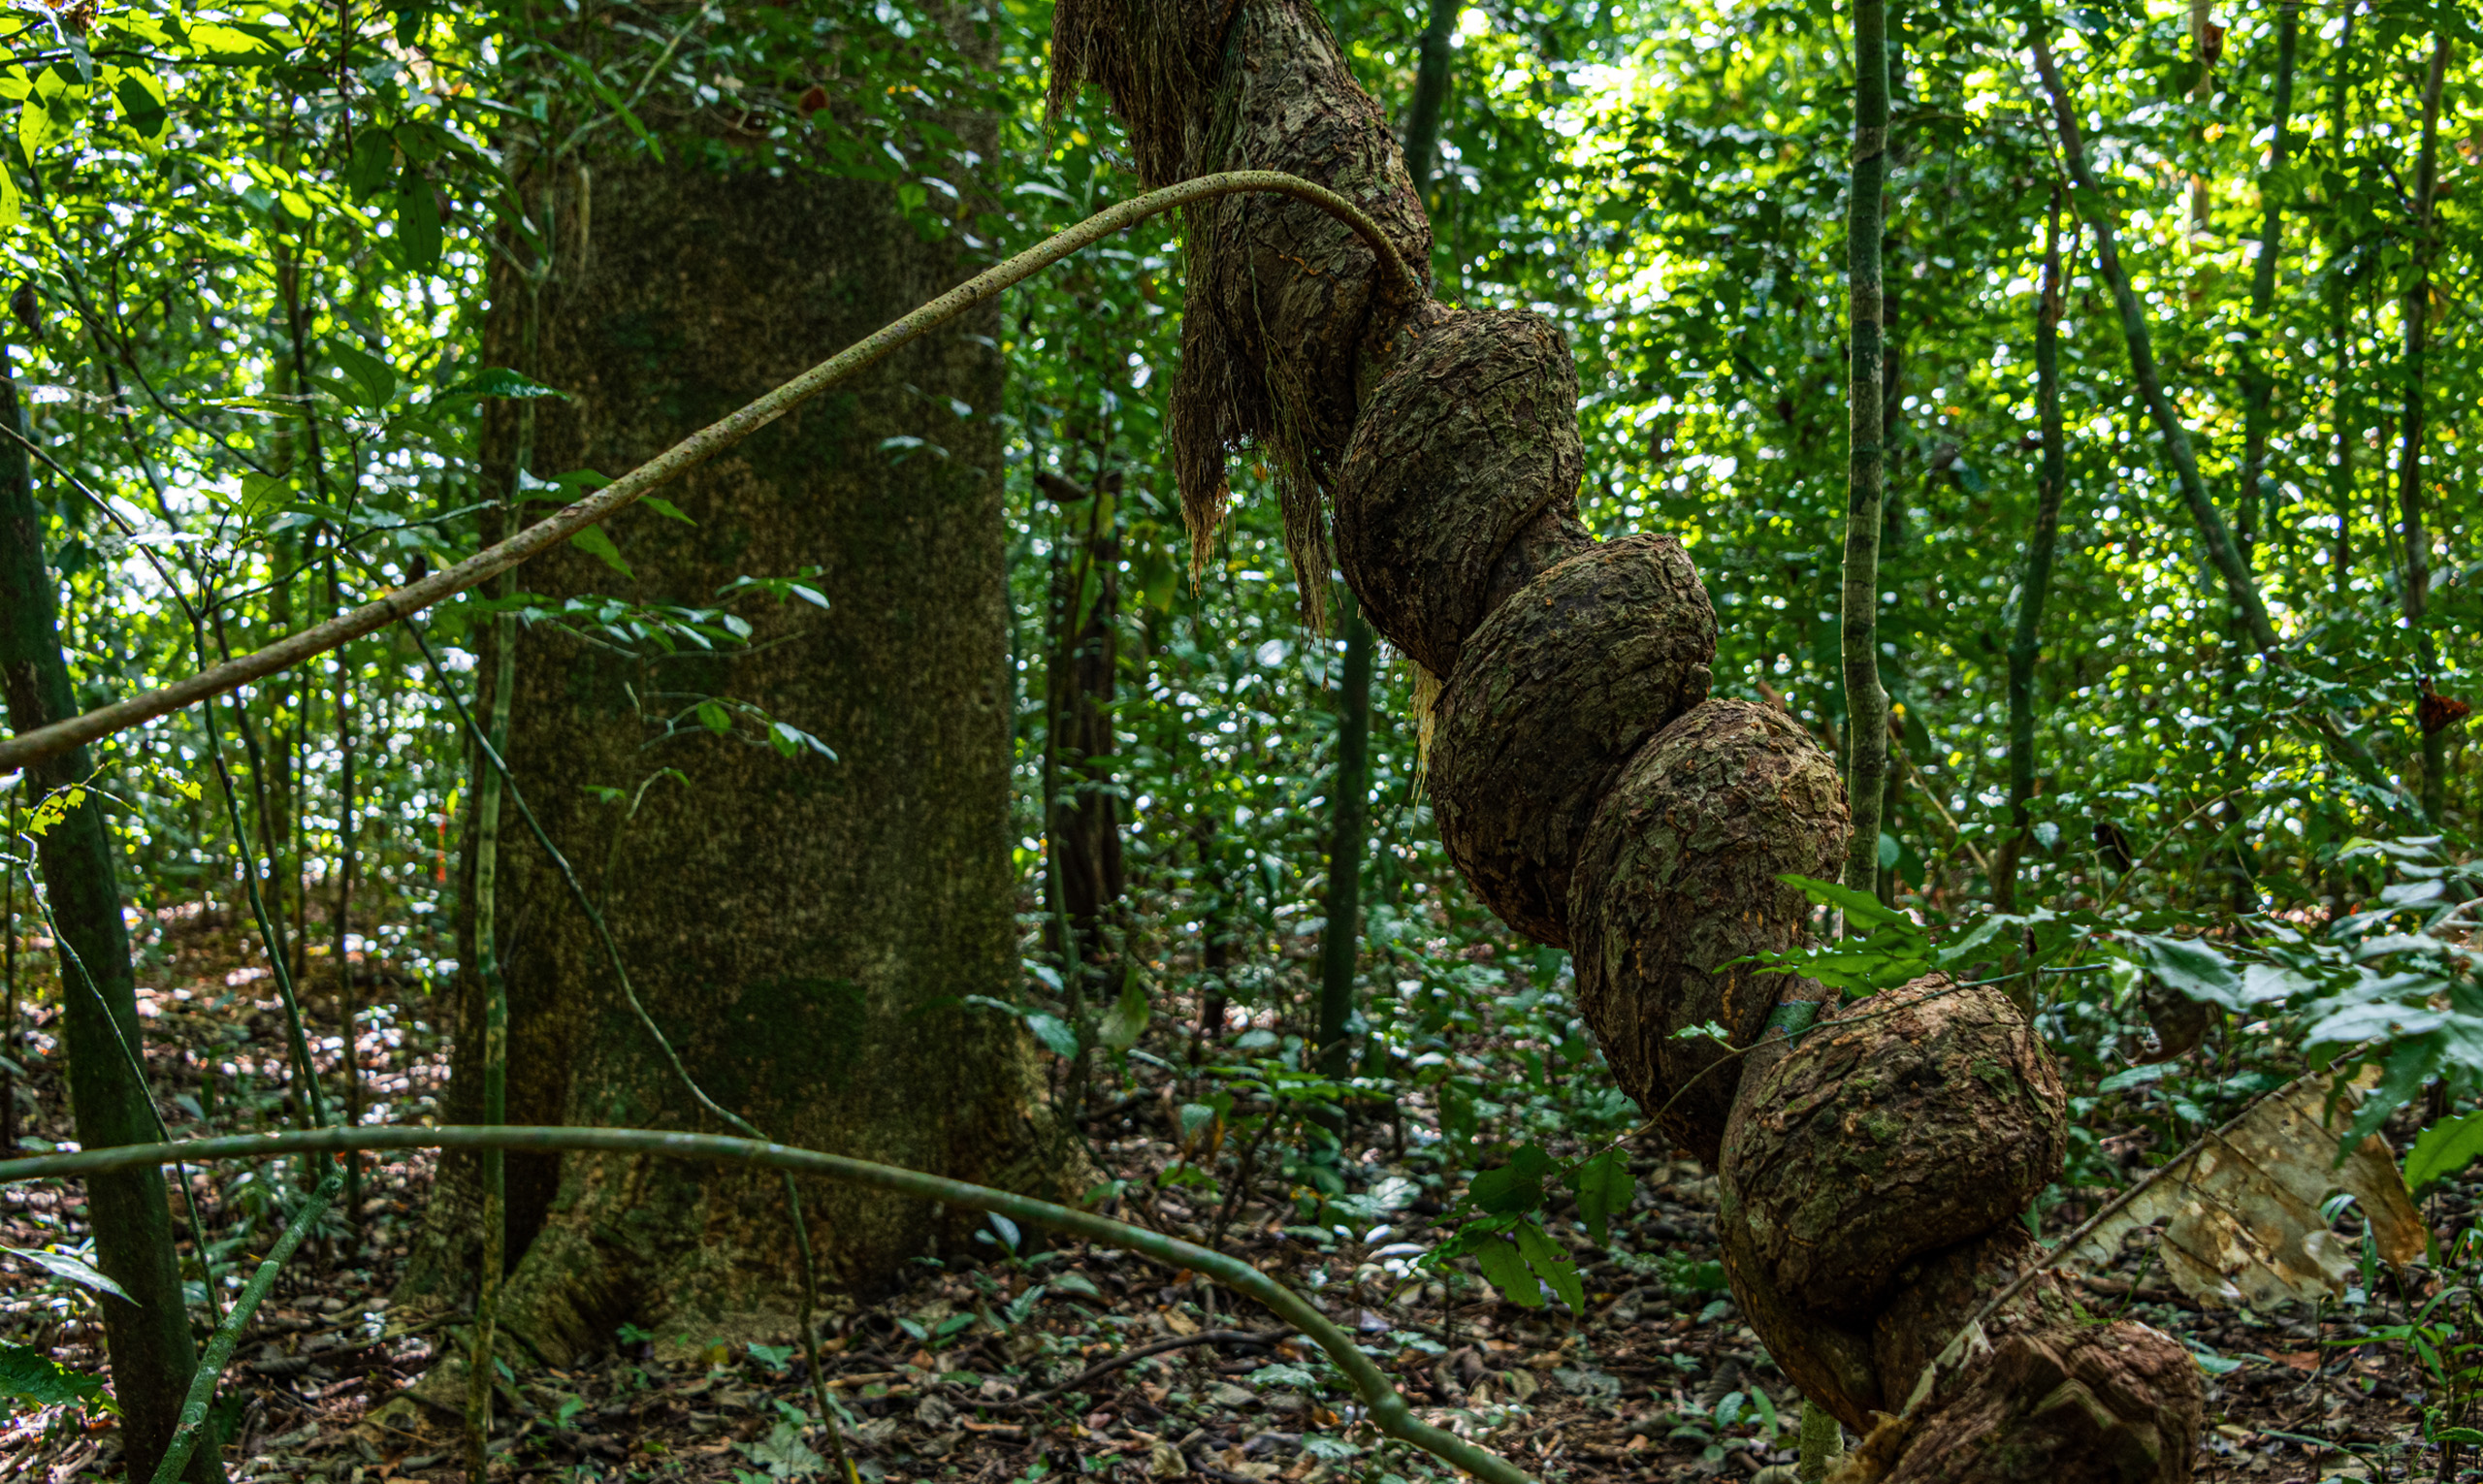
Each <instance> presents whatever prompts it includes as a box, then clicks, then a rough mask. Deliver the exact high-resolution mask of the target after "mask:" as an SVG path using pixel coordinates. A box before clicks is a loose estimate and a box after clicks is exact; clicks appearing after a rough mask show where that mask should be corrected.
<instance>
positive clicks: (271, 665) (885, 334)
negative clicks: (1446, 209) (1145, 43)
mask: <svg viewBox="0 0 2483 1484" xmlns="http://www.w3.org/2000/svg"><path fill="white" fill-rule="evenodd" d="M1250 191H1269V192H1274V194H1277V195H1280V196H1291V197H1293V198H1294V199H1295V200H1297V201H1305V202H1307V203H1309V204H1310V205H1312V206H1315V207H1318V208H1319V209H1320V210H1324V211H1326V212H1328V213H1329V214H1330V215H1332V216H1335V217H1336V218H1337V219H1338V220H1339V221H1342V222H1344V223H1345V224H1346V225H1347V226H1350V227H1352V228H1353V229H1354V231H1355V232H1357V233H1359V234H1360V235H1361V236H1362V237H1363V239H1364V240H1365V241H1367V242H1370V245H1371V250H1372V251H1373V252H1375V253H1376V254H1377V255H1378V257H1379V262H1380V266H1381V270H1382V272H1383V273H1384V274H1385V275H1386V276H1387V277H1388V278H1389V280H1390V281H1391V282H1392V283H1393V284H1394V286H1395V287H1396V289H1397V291H1398V292H1400V293H1403V294H1404V295H1406V296H1407V297H1408V298H1409V299H1411V300H1414V301H1420V300H1421V299H1423V298H1424V297H1426V295H1427V290H1425V289H1424V287H1423V282H1422V280H1421V279H1420V278H1419V277H1417V276H1416V275H1415V274H1414V271H1413V270H1412V269H1411V268H1408V267H1407V266H1406V264H1405V260H1404V259H1403V257H1402V256H1400V255H1399V254H1398V251H1397V248H1396V246H1395V244H1394V243H1392V242H1389V241H1388V238H1387V235H1386V234H1384V233H1383V232H1381V231H1380V229H1379V224H1378V223H1376V222H1374V221H1372V220H1371V219H1370V216H1369V215H1368V214H1367V213H1366V212H1364V211H1363V210H1362V209H1361V208H1360V207H1357V206H1355V205H1354V204H1353V203H1352V202H1350V201H1347V200H1346V199H1345V198H1344V197H1342V196H1339V195H1338V194H1337V193H1336V192H1334V191H1332V190H1329V189H1328V188H1327V187H1326V186H1323V185H1314V184H1312V183H1311V182H1310V181H1308V180H1305V179H1302V178H1300V177H1296V176H1288V175H1283V174H1281V173H1279V172H1276V171H1270V170H1237V171H1228V172H1225V173H1223V174H1220V175H1212V176H1201V177H1198V178H1197V179H1195V180H1184V181H1182V182H1181V183H1180V184H1178V185H1170V186H1166V187H1165V188H1164V189H1162V190H1159V191H1149V192H1147V193H1146V194H1145V195H1144V196H1138V197H1134V198H1132V199H1131V200H1128V201H1124V202H1122V203H1121V204H1120V205H1118V206H1116V207H1113V208H1112V209H1110V210H1105V211H1101V212H1098V213H1097V214H1095V215H1093V216H1090V217H1088V218H1086V220H1084V221H1082V222H1080V223H1079V224H1078V225H1077V226H1074V227H1072V228H1070V229H1069V230H1067V231H1065V232H1061V233H1058V234H1056V235H1054V236H1052V237H1050V238H1048V239H1047V240H1045V241H1044V242H1041V243H1040V244H1038V245H1036V246H1034V247H1031V248H1028V249H1027V250H1026V251H1024V252H1021V253H1019V254H1017V255H1016V257H1014V258H1011V259H1010V260H1009V261H1007V262H1005V263H1002V264H1000V265H999V266H998V267H995V268H991V269H988V270H986V271H984V273H982V274H978V275H976V276H975V277H974V278H972V279H970V280H968V281H967V282H965V283H962V284H960V285H958V286H957V287H956V288H953V289H951V290H950V291H949V292H948V293H946V294H943V295H941V296H940V297H939V298H937V299H935V300H933V301H931V302H930V303H929V304H926V305H924V306H921V307H920V308H919V309H916V310H915V311H914V312H912V313H910V314H908V315H906V316H905V317H904V318H902V319H899V320H896V321H895V322H893V323H891V324H888V325H887V326H885V327H883V328H881V329H880V330H878V331H875V332H874V333H873V334H872V335H870V336H869V337H868V338H867V339H862V340H858V341H856V342H855V343H854V344H853V345H850V346H848V347H846V348H845V349H844V350H841V351H839V352H837V353H836V354H835V355H833V356H831V357H829V358H828V359H827V360H825V361H822V362H821V363H820V364H819V365H817V366H814V367H812V368H811V369H810V370H809V371H804V372H802V373H801V374H800V375H798V376H796V377H794V378H793V379H792V380H790V381H788V382H786V383H785V384H784V385H783V386H780V387H778V388H776V390H774V391H772V392H769V393H768V394H766V395H765V396H763V397H760V398H759V399H758V401H756V402H752V403H748V404H746V405H744V406H742V407H740V408H738V409H737V410H735V411H733V412H730V413H728V414H726V416H725V417H723V418H722V419H720V420H718V421H716V422H714V423H711V424H709V425H708V426H706V427H704V428H701V429H700V430H698V431H697V432H696V433H693V434H692V435H690V436H688V437H686V438H683V439H682V440H681V441H680V442H678V443H675V444H673V445H672V446H671V447H670V448H667V449H665V450H664V451H663V452H662V453H660V454H658V455H656V456H655V457H654V458H652V459H650V460H648V461H647V462H646V463H644V464H641V465H639V466H638V467H637V468H634V469H632V470H630V471H629V473H627V474H624V475H622V476H621V477H620V478H619V479H617V480H615V481H613V482H612V483H611V484H609V485H606V486H605V487H604V488H603V489H602V490H601V491H599V492H597V494H595V495H592V496H589V497H588V498H587V499H585V500H579V501H577V502H576V503H574V504H571V505H566V506H564V507H563V508H561V509H560V510H558V511H556V512H554V513H553V514H552V515H551V516H550V517H549V518H547V519H545V520H543V521H541V522H539V523H537V524H535V525H532V526H529V527H527V528H526V529H525V530H523V531H521V532H517V534H515V535H513V536H510V537H509V538H508V539H507V540H504V541H501V542H500V543H499V544H498V545H496V546H492V547H488V548H486V549H485V550H483V551H480V552H477V553H475V554H474V555H473V556H470V557H468V558H467V559H466V560H465V561H463V562H460V563H458V564H457V565H454V566H450V567H445V568H442V569H441V570H439V571H437V572H435V573H433V574H432V575H430V576H429V577H426V578H424V579H423V580H422V581H420V582H415V583H411V584H408V585H407V586H405V587H403V588H400V589H398V590H397V591H396V592H394V593H391V594H389V595H387V596H385V597H380V598H379V599H377V600H376V601H373V602H370V603H366V604H364V605H363V606H362V607H359V608H356V609H355V610H353V611H352V612H351V613H344V614H339V615H338V616H337V617H335V618H333V619H330V620H328V621H327V622H326V623H324V624H318V625H314V626H313V627H311V628H309V629H303V630H302V631H301V632H299V633H296V634H294V635H292V636H291V637H289V638H285V639H281V640H278V641H277V642H276V643H274V644H271V645H269V646H268V647H267V648H265V649H262V650H260V651H258V652H257V653H255V654H249V655H243V656H242V657H240V658H238V659H234V660H228V661H225V662H224V663H222V664H219V665H216V666H214V667H212V668H210V669H207V670H203V671H201V672H200V673H198V674H195V675H192V676H190V677H189V678H187V679H185V680H180V681H177V682H175V683H174V684H172V685H169V686H165V687H162V688H161V689H158V690H154V691H148V692H145V693H144V694H139V695H133V696H130V697H129V698H127V699H125V700H119V701H114V702H113V703H112V704H111V705H108V706H99V707H97V708H96V709H94V710H92V711H89V712H86V713H84V714H83V715H81V716H74V717H70V718H67V719H66V720H63V721H59V722H55V723H53V724H51V725H50V726H43V727H38V728H37V729H35V730H33V731H29V732H21V733H19V734H18V735H16V736H14V737H11V738H9V739H8V740H7V741H5V742H0V772H15V771H16V770H17V769H19V768H22V767H24V766H26V765H27V764H28V763H33V762H41V761H43V760H44V759H46V758H55V757H58V756H59V755H60V754H62V753H65V752H67V751H69V750H70V749H72V748H75V747H82V746H84V745H85V744H87V743H89V742H93V741H96V740H98V739H100V738H103V737H108V736H111V735H112V734H113V733H114V732H117V731H125V730H127V729H128V728H130V727H132V726H139V725H140V724H142V723H145V722H151V721H153V720H154V719H155V718H157V717H160V716H169V715H171V714H172V713H174V712H176V711H179V710H181V709H183V708H184V707H187V706H192V705H195V704H197V703H198V702H200V701H202V700H205V699H207V698H208V697H210V696H213V695H221V694H224V693H225V692H227V691H231V690H235V689H237V688H239V687H241V686H244V685H247V684H249V683H250V682H251V681H253V680H257V679H260V678H262V677H264V676H268V675H273V674H275V673H277V672H278V671H281V670H286V669H290V668H291V667H293V666H294V665H297V664H300V663H301V662H302V661H305V660H307V659H310V658H311V657H312V656H314V655H320V654H324V653H326V652H327V651H329V650H332V649H334V648H336V647H337V646H338V645H339V644H342V643H344V642H346V641H347V640H349V639H358V638H360V637H362V636H363V635H364V634H367V633H373V632H376V631H377V630H379V629H384V628H386V627H387V626H388V625H390V624H393V623H396V622H397V621H398V620H400V619H403V618H404V617H405V616H406V615H408V614H412V613H419V612H421V611H422V610H423V609H425V608H428V607H430V606H432V605H433V604H435V603H436V602H439V601H440V600H441V599H443V598H448V597H455V596H456V595H458V594H460V593H463V592H465V591H467V590H468V589H469V588H472V587H475V586H477V585H479V584H480V583H482V582H483V581H485V580H486V579H488V578H491V577H495V576H497V575H499V574H500V573H501V572H504V571H506V570H508V569H509V568H510V567H513V566H516V565H518V564H520V563H522V562H525V561H528V560H529V559H531V558H533V557H538V556H540V555H542V554H543V553H544V552H546V551H549V550H550V549H551V548H552V547H554V546H557V545H559V544H560V543H561V542H563V541H565V540H567V539H568V538H569V537H571V536H573V535H575V534H577V533H578V532H581V531H584V530H585V529H587V528H588V527H590V526H596V525H600V524H601V523H602V522H604V521H607V520H609V519H611V518H612V517H613V516H614V515H616V514H618V513H620V512H621V511H622V510H623V509H625V508H627V507H628V506H629V504H630V503H631V502H633V501H635V500H638V499H639V498H640V497H641V496H644V495H646V494H647V493H648V492H649V491H652V490H655V489H658V488H660V487H661V486H662V485H664V484H665V483H667V482H669V481H671V480H673V479H676V478H679V477H680V476H681V475H683V474H686V473H688V472H690V471H691V470H692V469H694V468H698V467H699V466H700V465H702V464H704V463H706V462H707V461H708V460H709V459H712V458H714V457H715V456H716V455H718V454H720V453H722V452H724V451H725V450H726V449H728V448H731V447H732V446H733V445H735V444H737V443H739V442H741V441H742V440H743V439H744V438H747V437H749V436H751V435H752V434H754V433H757V432H758V430H759V429H761V428H764V427H766V426H767V425H768V424H769V423H772V422H774V421H776V419H778V418H780V417H783V416H784V415H785V414H786V413H788V412H790V411H791V410H793V409H794V408H795V407H798V406H800V405H801V404H802V403H805V402H808V401H809V400H811V399H812V398H813V397H816V396H818V395H819V394H820V393H821V392H822V391H825V390H826V389H827V388H828V387H830V386H833V385H835V384H836V383H837V382H839V381H842V380H844V379H846V378H847V377H849V376H852V375H854V374H855V373H856V372H858V371H863V370H865V369H867V368H869V367H871V366H873V365H876V364H878V363H879V362H880V361H882V360H885V359H886V358H887V356H889V355H890V354H892V353H893V352H895V351H896V350H897V349H898V348H900V347H901V346H904V345H906V344H908V343H910V342H912V341H914V340H916V339H920V338H921V337H922V336H923V335H925V334H927V333H929V332H930V331H932V330H934V329H937V328H938V327H939V326H941V325H944V324H947V323H948V322H949V321H950V320H952V319H954V318H956V317H957V316H958V315H960V314H963V313H964V312H966V311H967V310H968V309H971V308H973V307H974V306H977V305H980V304H984V303H986V302H987V301H989V300H991V299H994V298H996V297H998V296H999V294H1000V293H1001V292H1002V291H1003V290H1005V289H1007V288H1010V287H1011V286H1013V285H1015V284H1016V283H1019V282H1022V281H1024V280H1025V279H1026V278H1028V277H1031V276H1032V275H1034V274H1037V273H1040V272H1042V271H1043V270H1044V269H1047V268H1049V267H1050V266H1051V265H1053V264H1054V263H1057V262H1059V261H1061V260H1062V259H1063V258H1066V257H1069V256H1070V255H1071V254H1073V253H1076V252H1078V251H1080V249H1082V248H1085V247H1089V246H1092V245H1094V244H1095V243H1096V242H1102V241H1103V240H1104V239H1106V238H1108V237H1111V236H1112V235H1113V234H1114V233H1116V232H1119V231H1121V230H1123V229H1124V228H1127V227H1131V226H1134V225H1136V224H1137V223H1139V222H1141V221H1144V220H1145V219H1146V218H1147V217H1150V216H1156V215H1160V214H1162V213H1163V212H1166V211H1171V210H1178V209H1180V208H1182V207H1186V206H1191V205H1194V204H1196V203H1198V202H1202V201H1210V200H1213V199H1215V198H1217V197H1219V196H1233V195H1240V194H1242V193H1244V192H1250Z"/></svg>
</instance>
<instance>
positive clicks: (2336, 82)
mask: <svg viewBox="0 0 2483 1484" xmlns="http://www.w3.org/2000/svg"><path fill="white" fill-rule="evenodd" d="M2359 8H2360V6H2359V0H2348V3H2347V4H2346V6H2345V23H2344V26H2343V28H2342V29H2341V30H2340V31H2339V32H2338V35H2337V51H2336V54H2335V55H2334V56H2333V57H2331V58H2330V59H2329V80H2328V147H2329V151H2330V153H2331V154H2332V155H2333V157H2334V158H2333V161H2332V163H2333V164H2334V165H2335V167H2336V170H2335V174H2336V177H2337V178H2338V179H2340V180H2341V179H2343V178H2344V177H2345V170H2346V167H2347V165H2348V164H2349V163H2350V157H2349V156H2348V155H2347V153H2346V148H2345V136H2346V133H2347V130H2348V128H2349V126H2350V125H2351V123H2352V117H2351V110H2352V101H2353V69H2352V66H2351V63H2352V61H2353V54H2354V16H2355V12H2356V11H2357V10H2358V9H2359ZM2328 209H2329V215H2330V218H2331V222H2332V225H2333V226H2334V229H2335V236H2334V237H2333V239H2332V240H2331V241H2330V242H2329V245H2328V334H2329V338H2330V339H2333V340H2334V341H2335V342H2336V345H2335V352H2336V361H2337V367H2336V371H2335V372H2334V390H2333V392H2332V393H2331V397H2332V402H2331V404H2330V406H2329V409H2328V419H2329V424H2330V427H2329V432H2330V433H2331V434H2332V435H2333V437H2334V452H2333V453H2332V455H2331V456H2330V460H2329V465H2328V502H2329V504H2330V505H2331V506H2333V507H2334V508H2335V510H2336V512H2337V545H2336V548H2335V549H2334V550H2333V551H2332V552H2331V553H2330V554H2329V566H2328V575H2329V580H2330V582H2331V584H2332V585H2333V586H2334V588H2335V589H2336V596H2337V597H2338V599H2340V600H2341V599H2343V598H2344V597H2346V595H2347V594H2349V593H2351V592H2352V591H2353V578H2352V574H2351V572H2350V571H2349V570H2348V569H2349V568H2350V567H2351V566H2352V565H2353V556H2354V539H2353V530H2354V439H2355V435H2356V431H2357V430H2356V429H2355V427H2354V423H2355V421H2356V416H2355V411H2356V409H2355V405H2354V326H2353V308H2352V302H2351V299H2350V297H2349V296H2350V292H2351V290H2350V286H2349V285H2348V284H2347V282H2346V277H2345V274H2344V271H2343V270H2344V262H2345V250H2346V243H2347V242H2348V240H2349V237H2350V234H2351V228H2350V227H2349V225H2348V218H2347V216H2346V213H2345V209H2344V203H2343V202H2340V201H2331V202H2329V203H2328Z"/></svg>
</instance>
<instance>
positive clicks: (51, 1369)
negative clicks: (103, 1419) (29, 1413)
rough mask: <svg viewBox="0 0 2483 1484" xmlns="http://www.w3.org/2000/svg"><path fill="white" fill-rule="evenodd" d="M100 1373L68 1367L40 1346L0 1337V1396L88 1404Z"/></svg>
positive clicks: (99, 1387) (97, 1391)
mask: <svg viewBox="0 0 2483 1484" xmlns="http://www.w3.org/2000/svg"><path fill="white" fill-rule="evenodd" d="M103 1394H104V1381H103V1377H101V1376H93V1375H87V1374H85V1373H84V1372H82V1371H72V1370H70V1369H69V1368H68V1367H66V1366H64V1365H62V1364H60V1363H59V1362H58V1361H55V1360H53V1359H52V1358H51V1357H50V1356H48V1355H46V1354H45V1353H43V1352H42V1351H41V1350H36V1349H30V1348H28V1347H27V1346H25V1345H18V1344H10V1343H8V1342H7V1341H5V1340H0V1396H5V1397H7V1398H9V1399H10V1400H11V1401H13V1402H21V1403H25V1404H26V1405H27V1406H30V1407H34V1406H80V1407H86V1406H91V1405H92V1404H93V1403H94V1402H95V1401H96V1400H97V1399H98V1398H100V1397H102V1396H103Z"/></svg>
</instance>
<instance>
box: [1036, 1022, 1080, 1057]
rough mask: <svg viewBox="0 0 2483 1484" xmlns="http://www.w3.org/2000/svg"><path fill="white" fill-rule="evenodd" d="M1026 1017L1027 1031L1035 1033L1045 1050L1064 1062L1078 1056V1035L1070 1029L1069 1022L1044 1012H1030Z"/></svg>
mask: <svg viewBox="0 0 2483 1484" xmlns="http://www.w3.org/2000/svg"><path fill="white" fill-rule="evenodd" d="M1025 1016H1026V1029H1028V1030H1030V1031H1033V1032H1034V1033H1035V1039H1036V1040H1037V1041H1040V1042H1042V1043H1043V1044H1044V1048H1045V1049H1047V1050H1048V1051H1050V1052H1051V1053H1052V1054H1053V1055H1054V1056H1057V1057H1059V1058H1060V1059H1061V1060H1063V1061H1067V1060H1069V1059H1070V1058H1071V1057H1073V1056H1076V1055H1077V1054H1078V1033H1077V1032H1076V1031H1074V1030H1071V1029H1070V1028H1069V1022H1068V1021H1066V1020H1063V1019H1062V1018H1061V1017H1060V1016H1056V1015H1052V1014H1050V1013H1049V1012H1048V1011H1042V1010H1029V1011H1027V1012H1025Z"/></svg>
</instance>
